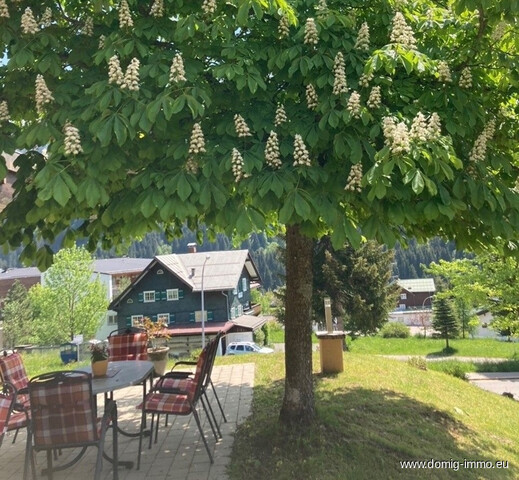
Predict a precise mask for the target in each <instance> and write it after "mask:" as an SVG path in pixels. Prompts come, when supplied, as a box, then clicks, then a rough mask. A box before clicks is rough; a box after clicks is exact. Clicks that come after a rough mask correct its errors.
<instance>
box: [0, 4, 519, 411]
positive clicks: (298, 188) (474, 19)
mask: <svg viewBox="0 0 519 480" xmlns="http://www.w3.org/2000/svg"><path fill="white" fill-rule="evenodd" d="M515 7H517V0H499V1H492V2H491V1H487V0H484V1H476V0H460V1H458V2H452V1H446V2H441V3H439V2H435V1H428V0H420V1H417V2H408V1H405V0H374V1H373V2H369V4H367V3H366V2H364V1H360V0H350V1H344V0H316V1H313V0H293V1H285V0H230V1H226V2H219V1H217V0H203V1H201V2H195V1H184V0H154V1H141V0H121V1H120V2H119V1H112V0H93V1H90V2H84V1H80V0H67V1H66V2H65V1H61V2H60V1H57V0H56V1H48V2H44V3H42V2H36V1H25V2H10V3H6V2H5V1H1V0H0V26H1V32H0V37H1V41H2V44H3V46H4V51H5V52H6V59H7V60H6V62H5V64H4V65H2V66H1V67H0V105H1V107H0V121H1V124H0V127H1V128H0V149H2V150H3V151H5V152H8V153H12V152H14V151H15V150H16V149H19V150H21V151H22V154H21V155H20V156H19V157H18V160H17V163H16V164H17V167H18V172H17V176H18V180H17V182H16V184H15V186H14V187H15V196H14V198H13V200H12V201H11V202H10V204H8V205H7V207H6V208H5V209H4V211H3V212H2V213H1V214H0V225H1V229H0V244H2V245H6V246H8V247H10V248H13V247H16V246H18V245H20V244H21V245H23V246H24V249H23V252H22V256H23V258H24V259H26V260H28V261H30V260H32V259H34V258H36V260H37V262H38V264H39V265H41V266H43V267H47V266H48V265H49V264H50V261H51V259H52V252H51V251H50V248H48V246H47V243H48V242H52V241H54V239H55V238H56V237H57V236H58V235H60V234H63V241H62V243H63V245H65V246H69V245H71V244H72V242H73V241H74V239H75V238H76V237H87V238H88V239H89V248H90V249H92V250H94V249H95V248H96V246H97V245H98V244H99V242H101V244H102V246H103V247H108V246H110V245H113V244H120V243H121V242H123V241H124V240H127V239H133V238H135V237H138V236H140V235H143V234H144V233H146V232H147V231H150V230H154V229H158V228H164V229H165V230H166V232H167V233H168V234H169V235H175V234H176V233H179V232H180V231H181V228H182V226H183V225H184V224H187V225H188V226H189V227H190V228H192V229H196V228H197V226H198V225H199V224H200V222H204V223H205V224H206V225H207V226H209V227H210V228H211V229H214V230H224V231H226V232H228V233H238V234H241V235H247V234H248V233H250V232H251V231H252V230H255V229H265V230H270V231H275V230H276V229H277V228H278V227H279V226H281V227H286V230H287V311H286V314H287V323H286V328H287V330H286V332H287V345H288V350H287V360H286V362H287V363H286V367H287V369H286V384H285V387H286V392H285V401H284V406H283V409H282V417H284V418H285V419H286V418H289V417H290V418H293V419H297V420H303V421H305V420H306V421H307V419H311V418H312V417H313V415H314V409H313V393H312V382H311V378H310V377H311V345H310V333H311V323H310V322H311V316H310V311H311V306H310V300H309V299H310V298H311V281H312V279H311V275H310V274H305V273H304V272H311V267H310V265H311V256H312V252H313V249H312V245H311V242H310V243H309V242H308V239H310V238H319V237H321V236H322V235H323V234H329V235H330V236H331V239H332V242H333V244H334V246H335V247H336V248H339V247H341V246H342V245H343V244H345V243H350V244H351V245H353V246H354V247H358V246H359V245H360V244H361V242H362V241H363V238H364V237H365V238H371V239H377V240H378V241H380V242H382V243H385V244H387V245H392V244H393V243H394V242H395V241H396V240H400V241H402V242H405V241H406V239H407V238H409V237H415V238H417V239H418V240H425V239H427V238H428V237H430V236H434V235H439V236H441V237H445V238H452V239H455V240H456V242H457V244H458V246H459V247H461V248H463V247H481V246H482V245H486V244H489V243H494V242H495V240H496V239H503V240H504V241H503V242H502V245H504V246H505V247H509V246H510V245H511V244H510V242H514V241H515V240H516V237H517V233H516V232H517V231H518V228H519V195H518V193H517V190H516V179H517V162H518V158H517V135H516V132H517V113H518V112H517V110H518V108H519V106H518V98H517V84H518V75H519V73H518V72H519V69H518V68H517V66H518V65H517V63H518V58H519V57H518V55H517V54H518V52H517V46H518V45H517V42H518V40H517V39H518V38H519V37H518V35H517V19H516V12H517V11H519V9H517V8H515ZM4 173H5V168H4V166H3V164H1V163H0V177H2V176H3V174H4ZM291 362H293V363H291Z"/></svg>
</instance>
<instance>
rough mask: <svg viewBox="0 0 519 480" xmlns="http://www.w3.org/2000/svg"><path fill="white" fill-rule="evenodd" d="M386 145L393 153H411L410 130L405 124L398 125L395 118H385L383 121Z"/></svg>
mask: <svg viewBox="0 0 519 480" xmlns="http://www.w3.org/2000/svg"><path fill="white" fill-rule="evenodd" d="M382 131H383V132H384V138H385V144H386V145H387V146H389V148H390V149H391V152H392V153H395V154H400V153H406V152H409V150H410V148H411V146H410V142H409V130H408V128H407V125H406V124H405V123H404V122H400V123H397V122H396V119H395V118H393V117H384V119H383V121H382Z"/></svg>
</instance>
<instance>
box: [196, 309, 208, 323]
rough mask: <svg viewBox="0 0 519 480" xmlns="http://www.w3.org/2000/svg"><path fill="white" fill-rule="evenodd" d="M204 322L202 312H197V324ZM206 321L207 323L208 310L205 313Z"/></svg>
mask: <svg viewBox="0 0 519 480" xmlns="http://www.w3.org/2000/svg"><path fill="white" fill-rule="evenodd" d="M201 321H202V310H197V311H196V312H195V322H201ZM205 321H206V322H207V310H206V311H205Z"/></svg>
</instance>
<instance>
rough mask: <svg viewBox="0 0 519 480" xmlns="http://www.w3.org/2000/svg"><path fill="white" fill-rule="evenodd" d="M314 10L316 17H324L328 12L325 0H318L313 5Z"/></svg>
mask: <svg viewBox="0 0 519 480" xmlns="http://www.w3.org/2000/svg"><path fill="white" fill-rule="evenodd" d="M315 11H316V13H317V16H318V17H324V16H325V15H326V13H327V12H328V5H327V3H326V0H319V3H318V4H317V5H316V7H315Z"/></svg>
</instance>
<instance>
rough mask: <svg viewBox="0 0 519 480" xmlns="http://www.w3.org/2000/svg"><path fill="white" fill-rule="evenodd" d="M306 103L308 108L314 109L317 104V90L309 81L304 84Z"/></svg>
mask: <svg viewBox="0 0 519 480" xmlns="http://www.w3.org/2000/svg"><path fill="white" fill-rule="evenodd" d="M306 103H307V104H308V108H309V109H310V110H315V109H316V108H317V105H318V104H319V98H318V96H317V92H316V91H315V87H314V86H313V85H312V84H311V83H310V84H308V85H307V86H306Z"/></svg>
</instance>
